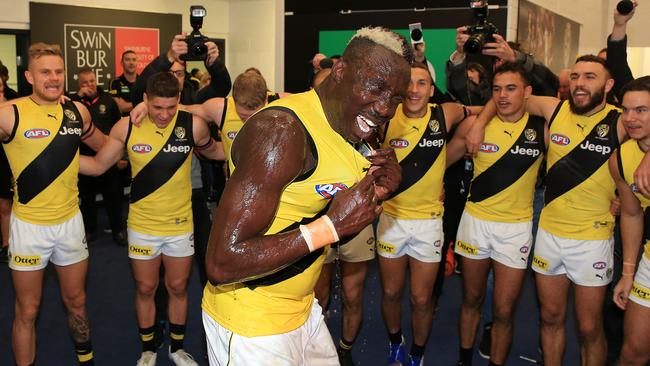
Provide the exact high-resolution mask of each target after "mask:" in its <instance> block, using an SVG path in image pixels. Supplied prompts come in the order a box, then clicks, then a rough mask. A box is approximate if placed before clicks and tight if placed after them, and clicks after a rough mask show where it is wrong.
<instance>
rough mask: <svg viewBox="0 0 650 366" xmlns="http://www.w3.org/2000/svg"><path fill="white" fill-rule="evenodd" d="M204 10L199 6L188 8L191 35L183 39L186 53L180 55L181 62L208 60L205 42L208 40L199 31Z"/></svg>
mask: <svg viewBox="0 0 650 366" xmlns="http://www.w3.org/2000/svg"><path fill="white" fill-rule="evenodd" d="M206 13H207V12H206V11H205V8H204V7H202V6H201V5H192V6H190V24H191V25H192V33H190V34H188V35H187V37H185V43H187V53H186V54H184V55H181V60H183V61H205V59H207V58H208V46H207V45H206V44H205V42H207V41H209V40H210V39H209V38H208V37H206V36H204V35H203V34H201V32H200V31H199V29H201V27H202V26H203V18H204V17H205V14H206Z"/></svg>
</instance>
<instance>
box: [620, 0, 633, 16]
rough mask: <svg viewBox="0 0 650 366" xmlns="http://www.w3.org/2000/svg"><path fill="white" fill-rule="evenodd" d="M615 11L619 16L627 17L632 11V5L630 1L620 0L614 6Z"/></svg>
mask: <svg viewBox="0 0 650 366" xmlns="http://www.w3.org/2000/svg"><path fill="white" fill-rule="evenodd" d="M616 10H617V11H618V12H619V14H621V15H628V14H630V13H631V12H632V10H634V4H632V1H630V0H621V1H619V2H618V4H616Z"/></svg>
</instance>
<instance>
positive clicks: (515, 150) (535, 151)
mask: <svg viewBox="0 0 650 366" xmlns="http://www.w3.org/2000/svg"><path fill="white" fill-rule="evenodd" d="M510 152H511V153H512V154H515V155H528V156H532V157H537V156H539V154H540V152H539V150H538V149H530V148H529V149H525V148H523V147H520V146H519V145H515V147H514V148H512V149H510Z"/></svg>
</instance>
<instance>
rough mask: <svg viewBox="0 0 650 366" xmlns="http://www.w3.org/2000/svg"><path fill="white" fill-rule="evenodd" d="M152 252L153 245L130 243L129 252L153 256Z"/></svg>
mask: <svg viewBox="0 0 650 366" xmlns="http://www.w3.org/2000/svg"><path fill="white" fill-rule="evenodd" d="M152 253H153V250H152V248H151V246H139V245H134V244H129V254H132V255H140V256H146V257H151V254H152Z"/></svg>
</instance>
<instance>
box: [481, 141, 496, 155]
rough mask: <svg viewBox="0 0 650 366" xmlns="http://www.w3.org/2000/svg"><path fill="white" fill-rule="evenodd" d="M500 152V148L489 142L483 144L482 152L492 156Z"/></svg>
mask: <svg viewBox="0 0 650 366" xmlns="http://www.w3.org/2000/svg"><path fill="white" fill-rule="evenodd" d="M498 151H499V146H497V145H495V144H491V143H489V142H484V143H482V144H481V152H484V153H488V154H492V153H495V152H498Z"/></svg>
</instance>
